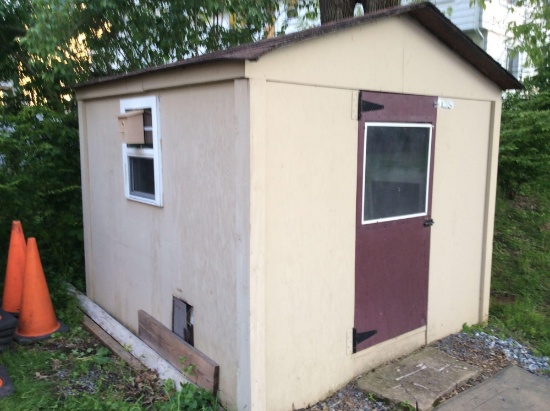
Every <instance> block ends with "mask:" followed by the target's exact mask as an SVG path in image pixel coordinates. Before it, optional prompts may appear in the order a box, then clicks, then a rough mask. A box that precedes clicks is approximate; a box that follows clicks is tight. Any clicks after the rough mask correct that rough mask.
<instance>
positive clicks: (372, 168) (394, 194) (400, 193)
mask: <svg viewBox="0 0 550 411" xmlns="http://www.w3.org/2000/svg"><path fill="white" fill-rule="evenodd" d="M431 135H432V126H431V124H416V123H366V124H365V136H364V138H365V142H364V148H365V152H364V155H363V221H362V222H363V224H371V223H377V222H382V221H389V220H398V219H404V218H410V217H418V216H423V215H427V212H428V208H427V207H428V186H429V169H430V150H431Z"/></svg>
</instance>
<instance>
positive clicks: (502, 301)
mask: <svg viewBox="0 0 550 411" xmlns="http://www.w3.org/2000/svg"><path fill="white" fill-rule="evenodd" d="M495 220H496V221H495V239H494V247H493V276H492V284H491V307H490V320H489V325H490V326H492V327H494V328H496V329H497V330H499V331H500V332H501V333H503V334H505V335H509V336H511V337H513V338H515V339H518V340H520V341H523V342H526V343H528V344H529V345H530V346H531V348H533V350H534V351H535V352H536V353H537V354H539V355H545V356H550V182H548V181H538V182H533V183H531V184H528V185H525V186H524V187H523V188H522V191H521V193H520V194H519V195H518V196H517V197H516V198H515V199H514V200H508V199H504V198H503V197H502V196H498V198H497V207H496V219H495Z"/></svg>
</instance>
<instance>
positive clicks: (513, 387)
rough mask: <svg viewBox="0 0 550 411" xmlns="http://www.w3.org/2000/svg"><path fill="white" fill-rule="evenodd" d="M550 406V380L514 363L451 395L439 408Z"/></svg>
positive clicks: (539, 409) (532, 409)
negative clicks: (487, 378)
mask: <svg viewBox="0 0 550 411" xmlns="http://www.w3.org/2000/svg"><path fill="white" fill-rule="evenodd" d="M549 409H550V380H549V379H545V378H542V377H538V376H536V375H533V374H531V373H530V372H528V371H525V370H523V369H521V368H519V367H517V366H515V365H510V366H508V367H506V368H505V369H504V370H502V371H501V372H499V373H498V374H496V375H495V376H494V377H493V378H491V379H489V380H487V381H484V382H483V383H481V384H479V385H476V386H475V387H472V388H470V389H469V390H467V391H464V392H463V393H461V394H459V395H457V396H456V397H453V398H451V399H450V400H448V401H446V402H444V403H443V404H441V405H440V406H439V407H437V408H436V410H437V411H459V410H460V411H463V410H472V411H474V410H475V411H497V410H498V411H501V410H529V411H547V410H549Z"/></svg>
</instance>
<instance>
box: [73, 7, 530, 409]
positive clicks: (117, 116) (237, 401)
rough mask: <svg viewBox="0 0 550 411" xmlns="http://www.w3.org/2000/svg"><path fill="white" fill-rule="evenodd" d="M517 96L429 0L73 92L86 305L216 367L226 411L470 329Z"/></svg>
mask: <svg viewBox="0 0 550 411" xmlns="http://www.w3.org/2000/svg"><path fill="white" fill-rule="evenodd" d="M520 87H521V84H520V83H519V82H518V81H517V80H516V79H515V78H514V77H513V76H512V75H511V74H509V73H508V72H507V71H506V70H504V69H503V68H502V67H501V66H500V65H499V64H498V63H496V62H495V61H494V60H493V59H492V58H491V57H489V56H488V55H487V54H486V53H485V52H484V51H483V50H481V49H480V48H478V47H477V46H476V45H475V44H474V43H473V42H472V41H470V40H469V39H468V38H467V37H466V36H465V35H463V34H462V33H461V32H460V30H458V29H457V28H456V27H455V26H454V25H453V24H452V23H451V22H450V21H449V20H448V19H447V18H446V17H445V16H444V15H443V14H441V13H440V12H439V11H438V10H437V8H436V7H434V6H433V5H431V4H430V3H423V4H415V5H410V6H404V7H399V8H393V9H389V10H384V11H381V12H377V13H373V14H369V15H365V16H362V17H357V18H354V19H350V20H344V21H339V22H336V23H333V24H328V25H324V26H321V27H316V28H313V29H310V30H306V31H302V32H298V33H294V34H290V35H286V36H283V37H277V38H273V39H268V40H264V41H260V42H258V43H255V44H250V45H243V46H239V47H235V48H231V49H228V50H224V51H218V52H214V53H210V54H206V55H202V56H199V57H194V58H190V59H187V60H183V61H178V62H176V63H173V64H168V65H165V66H161V67H154V68H149V69H146V70H142V71H139V72H134V73H130V74H125V75H120V76H114V77H108V78H103V79H98V80H94V81H91V82H88V83H85V84H82V85H79V86H77V89H76V94H77V98H78V102H79V103H78V104H79V122H80V138H81V160H82V187H83V207H84V234H85V252H86V286H87V293H88V296H89V297H90V298H91V299H92V300H94V301H95V302H96V303H97V304H99V305H100V306H101V307H103V308H104V309H105V310H106V311H108V312H109V313H111V314H112V315H113V316H114V317H115V318H117V319H118V320H119V321H120V322H122V323H123V324H124V325H125V326H127V327H128V328H129V329H130V330H132V331H134V332H136V333H137V329H138V311H139V310H143V311H145V312H147V313H149V314H150V315H151V316H152V317H154V318H155V319H156V320H158V321H159V322H160V323H162V324H163V325H165V326H166V327H168V328H169V329H171V330H173V331H174V332H175V333H176V334H178V335H180V336H181V337H182V338H184V339H186V340H187V341H188V342H189V343H190V344H193V345H194V347H195V348H196V349H197V350H199V351H200V352H202V353H204V354H205V355H206V356H207V357H209V358H211V359H213V360H214V361H216V362H217V363H218V364H219V366H220V374H219V377H220V382H219V384H220V385H219V387H220V398H221V399H222V401H223V402H224V403H225V404H227V405H229V406H230V409H238V410H260V411H263V410H269V411H279V410H280V411H286V410H290V409H297V408H301V407H304V406H307V405H308V404H312V403H314V402H316V401H318V400H319V399H321V398H323V397H324V396H327V395H328V394H329V393H330V392H331V391H333V390H336V389H338V388H340V387H341V386H343V385H344V384H345V383H347V382H348V381H349V380H350V379H352V378H353V377H354V376H356V375H358V374H360V373H362V372H364V371H366V370H369V369H371V368H373V367H376V366H377V365H379V364H381V363H384V362H386V361H388V360H391V359H394V358H396V357H397V356H400V355H403V354H406V353H409V352H411V351H413V350H415V349H417V348H419V347H421V346H423V345H425V344H428V343H430V342H432V341H435V340H438V339H440V338H442V337H445V336H447V335H449V334H450V333H453V332H456V331H458V330H460V329H461V326H462V324H464V323H469V324H473V323H479V322H482V321H485V320H487V317H488V307H489V286H490V273H491V251H492V237H493V219H494V217H493V216H494V208H495V191H496V173H497V156H498V142H499V123H500V114H501V92H502V90H506V89H514V88H520ZM136 110H137V111H139V113H132V112H133V111H136ZM134 120H136V121H138V124H137V126H136V123H134ZM136 127H137V128H136ZM136 129H137V130H138V132H139V133H142V135H141V136H137V137H138V138H137V140H135V138H136V135H135V132H136V131H135V130H136ZM182 318H183V319H182ZM182 329H183V330H182Z"/></svg>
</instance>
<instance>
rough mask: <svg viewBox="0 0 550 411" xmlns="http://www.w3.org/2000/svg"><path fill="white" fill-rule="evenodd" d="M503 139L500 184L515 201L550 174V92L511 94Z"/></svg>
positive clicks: (505, 107) (507, 99) (505, 106)
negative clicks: (522, 191) (525, 187)
mask: <svg viewBox="0 0 550 411" xmlns="http://www.w3.org/2000/svg"><path fill="white" fill-rule="evenodd" d="M528 86H529V85H528ZM500 136H501V137H500V138H501V144H500V158H499V170H498V179H499V184H500V186H501V187H502V189H503V190H504V193H505V194H506V195H507V197H508V198H511V199H513V198H514V197H515V196H516V195H517V194H518V192H519V190H520V188H521V186H522V184H525V183H526V182H529V181H531V180H533V179H535V178H538V177H539V176H542V175H548V173H549V172H550V144H549V143H550V89H549V90H536V89H534V88H530V89H527V90H526V91H523V92H518V93H511V94H508V95H507V96H506V97H505V99H504V104H503V111H502V126H501V135H500Z"/></svg>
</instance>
